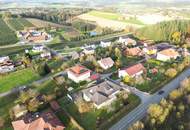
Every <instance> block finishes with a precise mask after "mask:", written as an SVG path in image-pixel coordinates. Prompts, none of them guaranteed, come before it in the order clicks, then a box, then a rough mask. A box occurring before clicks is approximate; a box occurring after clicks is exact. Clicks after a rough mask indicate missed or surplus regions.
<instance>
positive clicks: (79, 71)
mask: <svg viewBox="0 0 190 130" xmlns="http://www.w3.org/2000/svg"><path fill="white" fill-rule="evenodd" d="M69 70H70V71H71V72H73V73H74V74H77V75H81V74H86V73H87V72H90V70H89V69H87V68H85V67H84V66H81V65H76V66H74V67H71V68H70V69H69Z"/></svg>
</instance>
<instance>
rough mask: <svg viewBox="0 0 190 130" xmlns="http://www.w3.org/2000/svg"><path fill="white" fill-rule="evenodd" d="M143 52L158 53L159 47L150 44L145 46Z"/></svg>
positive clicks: (148, 53)
mask: <svg viewBox="0 0 190 130" xmlns="http://www.w3.org/2000/svg"><path fill="white" fill-rule="evenodd" d="M143 52H144V53H145V54H147V55H155V54H156V53H157V49H156V47H154V46H148V47H145V48H143Z"/></svg>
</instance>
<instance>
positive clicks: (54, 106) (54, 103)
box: [50, 100, 61, 112]
mask: <svg viewBox="0 0 190 130" xmlns="http://www.w3.org/2000/svg"><path fill="white" fill-rule="evenodd" d="M50 106H51V108H52V109H53V111H55V112H57V111H59V110H61V107H60V105H59V104H58V102H57V101H55V100H54V101H51V102H50Z"/></svg>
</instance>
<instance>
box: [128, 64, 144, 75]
mask: <svg viewBox="0 0 190 130" xmlns="http://www.w3.org/2000/svg"><path fill="white" fill-rule="evenodd" d="M144 70H145V68H144V66H143V65H142V64H141V63H139V64H136V65H133V66H130V67H128V68H126V69H125V71H126V72H127V74H129V75H130V76H133V75H135V74H136V73H138V72H140V71H144Z"/></svg>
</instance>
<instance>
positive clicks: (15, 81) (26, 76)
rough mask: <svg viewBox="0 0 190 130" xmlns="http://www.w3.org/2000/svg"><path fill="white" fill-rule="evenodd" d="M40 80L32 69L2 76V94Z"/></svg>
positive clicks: (0, 80)
mask: <svg viewBox="0 0 190 130" xmlns="http://www.w3.org/2000/svg"><path fill="white" fill-rule="evenodd" d="M39 78H40V76H39V75H38V74H37V73H36V72H34V71H33V70H32V69H31V68H27V69H23V70H18V71H15V72H12V73H10V74H7V75H2V76H0V93H3V92H7V91H9V90H11V89H13V88H15V87H18V86H22V85H25V84H29V83H31V82H33V81H35V80H37V79H39Z"/></svg>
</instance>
